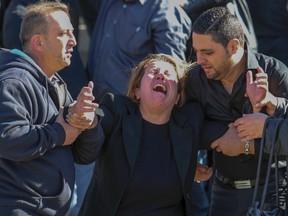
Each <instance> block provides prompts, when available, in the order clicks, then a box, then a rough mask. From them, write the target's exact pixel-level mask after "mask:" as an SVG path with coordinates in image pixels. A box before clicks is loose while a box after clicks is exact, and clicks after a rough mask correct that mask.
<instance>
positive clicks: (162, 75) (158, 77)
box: [156, 73, 165, 80]
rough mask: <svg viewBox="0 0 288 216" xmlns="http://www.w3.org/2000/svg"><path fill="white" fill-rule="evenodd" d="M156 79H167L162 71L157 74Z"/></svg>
mask: <svg viewBox="0 0 288 216" xmlns="http://www.w3.org/2000/svg"><path fill="white" fill-rule="evenodd" d="M156 79H157V80H164V79H165V76H164V74H162V73H158V74H157V75H156Z"/></svg>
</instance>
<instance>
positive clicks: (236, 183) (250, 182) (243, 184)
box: [215, 172, 265, 189]
mask: <svg viewBox="0 0 288 216" xmlns="http://www.w3.org/2000/svg"><path fill="white" fill-rule="evenodd" d="M215 178H216V179H217V180H218V182H220V183H221V184H223V185H227V186H230V187H233V188H235V189H246V188H253V187H254V186H255V184H256V179H246V180H232V179H230V178H226V177H224V176H223V175H222V174H221V173H219V172H216V174H215ZM264 181H265V178H262V179H260V180H259V183H260V184H264Z"/></svg>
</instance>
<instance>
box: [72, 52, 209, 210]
mask: <svg viewBox="0 0 288 216" xmlns="http://www.w3.org/2000/svg"><path fill="white" fill-rule="evenodd" d="M187 66H189V65H186V63H184V62H181V61H180V60H179V59H175V58H173V57H172V56H169V55H165V54H150V55H148V56H147V57H146V58H145V59H144V60H143V61H142V62H140V63H139V64H138V65H137V66H136V67H135V68H134V69H133V71H132V72H131V75H132V76H131V79H130V82H129V87H128V93H127V96H124V95H122V94H116V95H114V94H111V93H107V94H105V95H104V97H103V98H102V100H101V102H100V108H101V109H102V111H103V113H104V115H103V117H102V118H101V119H99V120H98V122H99V124H100V125H101V128H102V129H103V132H104V134H105V141H104V144H103V146H102V148H101V150H100V153H99V158H98V159H97V162H96V164H97V165H96V167H95V170H94V173H93V177H92V180H91V183H90V185H89V188H88V190H87V194H86V197H85V199H84V202H83V204H82V208H81V210H80V215H83V216H84V215H85V216H89V215H91V216H92V215H95V214H97V215H99V216H114V215H117V216H122V215H137V216H142V215H147V214H149V215H155V216H156V215H157V216H160V215H173V216H177V215H179V216H180V215H181V216H183V215H191V202H190V200H189V199H190V196H191V195H190V192H191V185H192V182H193V179H195V180H199V181H200V180H207V179H209V178H210V176H211V175H212V170H211V169H209V168H207V167H205V166H200V164H198V165H196V164H197V150H198V142H199V138H200V132H201V125H202V122H203V118H202V108H201V106H200V105H199V104H198V103H196V102H195V103H187V104H186V103H185V95H184V84H185V81H184V80H185V71H186V70H187ZM184 103H185V104H184ZM191 113H194V115H191ZM76 114H77V113H76ZM68 121H69V123H70V124H71V125H74V126H75V127H77V125H78V122H77V121H78V120H77V118H75V115H71V116H70V117H69V118H68ZM196 166H197V172H196V176H195V178H194V175H195V170H196ZM115 179H117V181H115Z"/></svg>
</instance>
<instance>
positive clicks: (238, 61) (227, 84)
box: [221, 49, 247, 94]
mask: <svg viewBox="0 0 288 216" xmlns="http://www.w3.org/2000/svg"><path fill="white" fill-rule="evenodd" d="M234 62H235V64H234V65H233V66H232V67H231V68H230V71H229V73H227V74H228V75H229V76H226V77H225V78H224V79H221V83H222V85H223V87H224V88H225V89H226V91H227V92H228V93H229V94H231V93H232V90H233V86H234V83H235V82H236V80H237V79H238V78H239V76H240V75H241V74H242V73H243V72H244V71H245V69H246V63H247V54H246V52H244V49H243V52H240V53H239V54H238V55H237V56H236V58H235V59H234Z"/></svg>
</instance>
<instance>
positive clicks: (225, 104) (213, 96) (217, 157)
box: [186, 7, 288, 216]
mask: <svg viewBox="0 0 288 216" xmlns="http://www.w3.org/2000/svg"><path fill="white" fill-rule="evenodd" d="M244 38H245V37H244V31H243V28H242V26H241V24H240V22H239V20H238V19H237V18H236V17H235V16H233V15H232V14H231V13H230V11H229V9H227V8H226V7H214V8H211V9H209V10H207V11H206V12H204V13H203V14H202V15H200V16H199V17H198V18H197V20H196V21H195V22H194V24H193V28H192V42H193V48H194V51H195V52H196V56H197V63H198V65H197V66H195V67H193V68H192V70H191V71H190V72H189V78H188V79H187V80H188V83H187V85H186V94H187V97H188V100H192V101H195V100H196V101H199V102H200V103H201V104H202V106H203V107H204V112H205V119H206V120H207V121H208V122H206V123H205V125H204V127H203V134H204V136H203V137H202V139H201V144H200V146H202V147H206V148H209V147H211V148H213V149H214V151H213V154H214V156H213V158H214V166H215V170H216V171H215V178H214V183H213V188H212V195H211V206H210V213H209V214H210V215H211V216H214V215H215V216H218V215H221V216H226V215H227V216H231V215H235V216H242V215H245V214H246V212H247V210H248V208H249V206H250V204H251V202H252V197H253V193H254V188H253V187H254V184H255V178H256V173H257V165H258V158H257V151H258V150H259V148H257V146H258V147H259V144H260V142H259V140H257V139H256V140H249V141H248V142H246V143H245V142H241V140H240V138H239V137H238V134H237V131H236V128H235V127H233V126H230V123H233V122H234V121H235V120H236V119H238V118H240V117H242V115H243V114H246V113H249V112H251V106H250V102H249V99H247V98H246V97H245V92H246V71H247V70H252V71H253V72H257V71H258V68H263V70H264V71H266V73H267V75H268V80H269V91H270V92H271V93H272V94H273V95H275V96H276V97H284V98H285V97H287V91H288V69H287V67H286V66H285V65H284V64H283V63H282V62H280V61H279V60H277V59H275V58H273V57H268V56H265V55H263V54H259V53H255V52H253V50H251V49H250V47H249V46H248V45H247V43H246V42H245V39H244ZM279 105H280V104H279ZM228 125H229V126H228ZM207 134H209V135H210V136H211V137H212V136H214V137H217V136H218V138H216V139H214V140H211V139H207V137H206V136H207ZM212 134H214V135H212ZM254 143H255V145H254ZM257 143H258V145H257ZM254 153H256V154H255V155H254ZM266 162H267V161H264V164H265V163H266ZM264 167H265V165H264ZM264 173H265V171H264ZM282 174H283V173H282ZM273 180H274V178H273V177H272V176H271V181H273ZM260 181H263V179H262V180H260ZM279 187H283V185H282V184H281V183H280V186H279ZM260 190H262V186H261V187H260ZM270 195H271V196H270V197H269V198H270V199H268V200H267V203H266V204H267V206H270V205H271V203H274V202H273V201H272V199H273V193H270ZM258 198H259V197H258Z"/></svg>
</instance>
